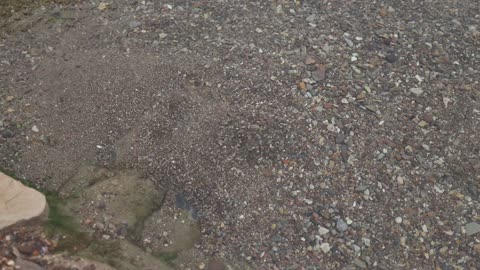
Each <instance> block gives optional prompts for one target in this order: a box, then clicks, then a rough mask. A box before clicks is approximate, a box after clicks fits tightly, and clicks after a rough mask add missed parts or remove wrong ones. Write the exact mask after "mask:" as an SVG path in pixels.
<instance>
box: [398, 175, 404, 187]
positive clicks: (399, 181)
mask: <svg viewBox="0 0 480 270" xmlns="http://www.w3.org/2000/svg"><path fill="white" fill-rule="evenodd" d="M397 182H398V184H399V185H403V184H404V183H405V178H403V177H402V176H398V177H397Z"/></svg>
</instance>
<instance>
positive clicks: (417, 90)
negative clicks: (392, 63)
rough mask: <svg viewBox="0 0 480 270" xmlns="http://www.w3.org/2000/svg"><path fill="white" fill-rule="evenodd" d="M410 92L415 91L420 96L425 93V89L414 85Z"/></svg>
mask: <svg viewBox="0 0 480 270" xmlns="http://www.w3.org/2000/svg"><path fill="white" fill-rule="evenodd" d="M410 93H413V94H415V95H416V96H420V95H422V94H423V90H422V88H418V87H414V88H410Z"/></svg>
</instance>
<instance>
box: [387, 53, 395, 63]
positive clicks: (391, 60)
mask: <svg viewBox="0 0 480 270" xmlns="http://www.w3.org/2000/svg"><path fill="white" fill-rule="evenodd" d="M385 60H387V61H388V62H389V63H395V62H396V61H397V56H396V55H395V54H393V53H389V54H387V55H386V56H385Z"/></svg>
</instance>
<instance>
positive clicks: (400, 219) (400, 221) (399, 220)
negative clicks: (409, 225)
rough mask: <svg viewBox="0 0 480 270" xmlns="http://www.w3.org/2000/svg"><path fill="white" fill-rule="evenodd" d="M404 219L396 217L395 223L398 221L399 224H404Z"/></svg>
mask: <svg viewBox="0 0 480 270" xmlns="http://www.w3.org/2000/svg"><path fill="white" fill-rule="evenodd" d="M402 221H403V220H402V217H396V218H395V223H397V224H402Z"/></svg>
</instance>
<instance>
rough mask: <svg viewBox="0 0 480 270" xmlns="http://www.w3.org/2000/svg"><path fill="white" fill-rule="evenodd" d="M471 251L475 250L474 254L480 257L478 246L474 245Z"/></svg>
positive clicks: (479, 246)
mask: <svg viewBox="0 0 480 270" xmlns="http://www.w3.org/2000/svg"><path fill="white" fill-rule="evenodd" d="M473 250H475V252H476V253H477V254H478V255H480V244H476V245H475V246H473Z"/></svg>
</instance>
